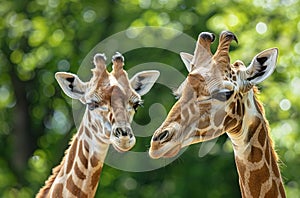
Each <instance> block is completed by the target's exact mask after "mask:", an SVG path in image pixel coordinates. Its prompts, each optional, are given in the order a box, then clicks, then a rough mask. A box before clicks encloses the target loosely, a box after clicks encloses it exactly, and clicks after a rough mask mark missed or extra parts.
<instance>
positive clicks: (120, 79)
mask: <svg viewBox="0 0 300 198" xmlns="http://www.w3.org/2000/svg"><path fill="white" fill-rule="evenodd" d="M105 61H106V57H105V55H104V54H96V55H95V56H94V64H95V68H94V69H92V72H93V76H92V78H91V79H90V80H89V81H88V82H83V81H81V80H80V79H79V77H78V76H77V75H75V74H72V73H66V72H58V73H56V74H55V78H56V79H57V81H58V83H59V85H60V86H61V88H62V90H63V91H64V92H65V93H66V95H68V96H69V97H71V98H73V99H77V100H80V101H81V102H82V103H83V104H84V105H86V106H87V108H86V116H85V118H86V120H83V122H85V126H86V127H89V128H91V129H92V130H90V131H93V132H95V133H96V134H94V135H95V136H96V137H99V139H101V141H102V142H105V143H107V144H112V145H113V146H114V148H115V149H116V150H117V151H120V152H122V151H128V150H129V149H131V148H132V147H133V146H134V144H135V137H134V134H133V132H132V129H131V126H130V124H131V122H132V119H133V115H134V113H135V111H136V110H137V108H138V106H140V105H141V104H142V100H141V96H142V95H144V94H146V93H147V92H148V91H149V90H150V89H151V87H152V86H153V84H154V83H155V81H156V80H157V78H158V76H159V72H158V71H154V70H149V71H143V72H139V73H137V74H136V75H134V76H133V77H132V78H131V79H130V80H129V79H128V76H127V73H126V71H124V70H123V65H124V57H123V56H122V55H121V54H120V53H116V55H114V56H113V58H112V61H113V70H112V72H110V73H109V72H108V71H107V70H106V64H105Z"/></svg>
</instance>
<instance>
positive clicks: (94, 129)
mask: <svg viewBox="0 0 300 198" xmlns="http://www.w3.org/2000/svg"><path fill="white" fill-rule="evenodd" d="M91 127H92V130H93V131H94V132H97V131H98V130H97V127H96V126H95V125H94V124H92V126H91Z"/></svg>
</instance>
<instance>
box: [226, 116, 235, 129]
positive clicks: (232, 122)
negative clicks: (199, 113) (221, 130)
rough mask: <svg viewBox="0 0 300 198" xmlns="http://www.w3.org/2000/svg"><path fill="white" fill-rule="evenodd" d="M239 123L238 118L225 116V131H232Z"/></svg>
mask: <svg viewBox="0 0 300 198" xmlns="http://www.w3.org/2000/svg"><path fill="white" fill-rule="evenodd" d="M236 124H237V119H235V118H232V117H230V116H226V117H225V121H224V127H225V131H227V132H232V131H230V130H231V129H232V128H233V127H235V126H236Z"/></svg>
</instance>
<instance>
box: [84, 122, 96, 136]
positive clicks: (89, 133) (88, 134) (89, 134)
mask: <svg viewBox="0 0 300 198" xmlns="http://www.w3.org/2000/svg"><path fill="white" fill-rule="evenodd" d="M93 126H94V125H92V127H93ZM84 132H85V134H86V136H87V137H88V138H90V139H91V137H92V135H91V132H90V131H89V130H88V128H87V127H85V130H84Z"/></svg>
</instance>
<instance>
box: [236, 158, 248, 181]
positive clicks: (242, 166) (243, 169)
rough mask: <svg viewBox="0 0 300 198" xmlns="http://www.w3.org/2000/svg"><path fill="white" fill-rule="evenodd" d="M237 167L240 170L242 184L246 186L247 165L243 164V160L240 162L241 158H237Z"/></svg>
mask: <svg viewBox="0 0 300 198" xmlns="http://www.w3.org/2000/svg"><path fill="white" fill-rule="evenodd" d="M235 162H236V166H237V169H238V174H239V178H240V184H242V185H241V186H244V185H245V172H246V165H245V164H244V163H243V162H242V160H239V158H237V157H235Z"/></svg>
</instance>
